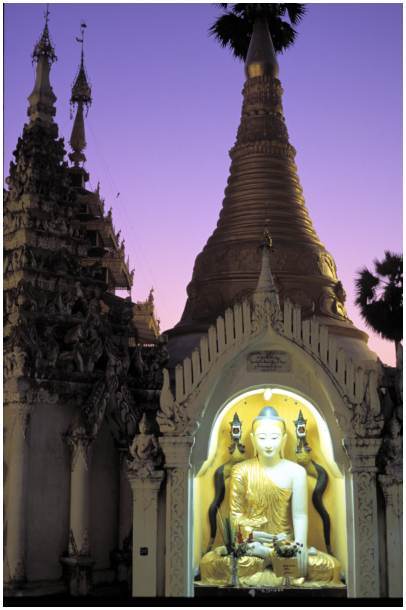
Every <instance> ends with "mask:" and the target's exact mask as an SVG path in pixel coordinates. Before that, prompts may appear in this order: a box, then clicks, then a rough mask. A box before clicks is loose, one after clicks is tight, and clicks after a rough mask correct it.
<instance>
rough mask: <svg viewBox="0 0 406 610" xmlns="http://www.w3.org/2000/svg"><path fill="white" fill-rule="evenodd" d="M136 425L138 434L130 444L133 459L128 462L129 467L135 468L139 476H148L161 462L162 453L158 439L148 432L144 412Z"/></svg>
mask: <svg viewBox="0 0 406 610" xmlns="http://www.w3.org/2000/svg"><path fill="white" fill-rule="evenodd" d="M138 425H139V434H136V435H135V437H134V440H133V442H132V444H131V446H130V455H131V456H132V458H133V461H132V462H129V467H130V468H131V469H132V470H136V471H137V472H138V474H139V475H140V476H148V475H150V474H151V473H152V472H153V471H154V470H155V469H156V468H157V467H158V466H160V465H161V464H162V454H161V449H160V447H159V444H158V440H157V439H156V437H155V436H154V434H151V432H150V428H149V424H148V420H147V417H146V415H145V413H144V414H143V416H142V418H141V420H140V422H139V424H138Z"/></svg>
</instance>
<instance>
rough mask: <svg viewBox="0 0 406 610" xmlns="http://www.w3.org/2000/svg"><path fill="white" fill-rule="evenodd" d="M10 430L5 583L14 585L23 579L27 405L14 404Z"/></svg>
mask: <svg viewBox="0 0 406 610" xmlns="http://www.w3.org/2000/svg"><path fill="white" fill-rule="evenodd" d="M13 408H14V410H15V416H14V425H13V432H12V441H11V443H12V445H11V451H10V463H9V471H8V474H7V507H6V515H5V517H6V528H7V530H6V531H7V533H6V561H7V564H8V575H9V578H8V582H7V585H8V586H10V587H12V588H18V587H19V586H21V585H22V584H23V583H24V582H25V580H26V564H25V554H26V529H27V518H26V504H27V454H28V427H29V418H30V413H31V406H30V405H28V404H17V405H16V406H15V407H13Z"/></svg>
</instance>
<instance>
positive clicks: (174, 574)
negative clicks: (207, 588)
mask: <svg viewBox="0 0 406 610" xmlns="http://www.w3.org/2000/svg"><path fill="white" fill-rule="evenodd" d="M159 443H160V445H161V447H162V450H163V452H164V455H165V468H166V472H167V483H166V556H165V596H166V597H192V596H193V581H192V574H191V570H192V544H193V540H192V535H193V524H192V515H191V506H192V485H191V469H190V462H189V459H190V452H191V449H192V446H193V443H194V437H191V436H179V437H175V436H163V437H161V438H160V439H159Z"/></svg>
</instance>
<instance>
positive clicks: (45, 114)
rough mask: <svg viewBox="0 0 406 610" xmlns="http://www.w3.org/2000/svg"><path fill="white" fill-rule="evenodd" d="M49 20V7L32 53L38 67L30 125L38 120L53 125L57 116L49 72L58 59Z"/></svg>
mask: <svg viewBox="0 0 406 610" xmlns="http://www.w3.org/2000/svg"><path fill="white" fill-rule="evenodd" d="M48 20H49V10H48V5H47V9H46V11H45V25H44V29H43V32H42V35H41V38H40V39H39V41H38V42H37V44H36V45H35V47H34V51H33V53H32V60H33V62H36V64H37V67H36V75H35V84H34V89H33V90H32V93H31V95H30V96H29V98H28V101H29V104H30V105H29V107H28V110H27V114H28V116H29V117H30V124H33V123H34V122H35V121H36V120H38V119H39V120H41V121H43V122H44V123H48V124H49V123H52V117H53V116H54V115H55V107H54V104H55V102H56V96H55V94H54V92H53V91H52V87H51V83H50V81H49V72H50V69H51V65H52V64H53V63H54V62H55V61H56V59H57V58H56V55H55V50H54V48H53V46H52V43H51V39H50V36H49V30H48Z"/></svg>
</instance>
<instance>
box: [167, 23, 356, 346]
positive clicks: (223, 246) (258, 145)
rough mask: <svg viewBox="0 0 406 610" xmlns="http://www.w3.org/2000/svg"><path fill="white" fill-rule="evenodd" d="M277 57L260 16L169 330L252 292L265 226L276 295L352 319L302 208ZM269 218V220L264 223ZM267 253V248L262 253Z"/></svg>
mask: <svg viewBox="0 0 406 610" xmlns="http://www.w3.org/2000/svg"><path fill="white" fill-rule="evenodd" d="M278 72H279V68H278V62H277V60H276V56H275V50H274V47H273V44H272V40H271V36H270V33H269V29H268V24H267V22H266V20H263V19H261V17H259V18H258V19H257V20H256V22H255V24H254V28H253V33H252V37H251V41H250V45H249V49H248V52H247V57H246V62H245V75H246V81H245V85H244V89H243V105H242V113H241V122H240V126H239V128H238V132H237V139H236V142H235V144H234V146H233V148H232V149H231V151H230V157H231V167H230V176H229V178H228V183H227V187H226V189H225V197H224V200H223V207H222V210H221V212H220V217H219V220H218V223H217V227H216V229H215V230H214V232H213V234H212V235H211V237H210V238H209V240H208V242H207V244H206V245H205V247H204V248H203V251H202V252H201V253H200V254H199V255H198V257H197V258H196V261H195V265H194V270H193V277H192V280H191V282H190V284H189V286H188V289H187V292H188V300H187V303H186V307H185V310H184V312H183V315H182V319H181V321H180V322H179V324H178V325H177V327H176V328H175V329H173V331H172V332H173V333H174V334H183V333H190V332H195V331H198V330H203V329H204V328H205V327H207V326H208V325H209V324H211V323H213V321H215V319H216V317H217V316H218V315H222V313H223V312H224V310H225V309H226V308H227V307H230V306H232V305H233V303H235V302H236V301H240V300H242V299H243V298H249V297H250V296H251V295H252V294H253V293H254V291H255V288H256V284H257V280H258V275H259V273H260V269H261V254H260V252H259V250H258V243H259V242H260V240H261V238H262V235H261V233H262V231H263V228H264V226H268V227H269V230H270V232H271V233H272V238H273V241H274V244H275V248H274V249H272V251H270V252H269V257H270V261H271V262H272V270H273V273H274V276H275V278H276V280H277V283H278V289H279V294H280V298H281V299H282V300H284V299H285V298H289V299H290V300H291V301H292V302H293V303H296V304H298V305H300V306H301V307H302V310H303V313H304V315H310V314H313V313H315V314H319V315H321V316H325V317H326V318H327V319H328V318H330V319H331V318H333V319H334V321H333V323H334V325H340V324H344V325H348V324H350V323H349V321H348V319H347V318H346V316H345V314H344V309H343V307H342V304H341V305H340V294H341V293H340V291H339V289H338V288H337V287H338V285H339V282H338V278H337V274H336V266H335V263H334V260H333V258H332V256H331V255H330V254H329V253H328V252H327V250H326V249H325V247H324V246H323V244H322V243H321V242H320V239H319V237H318V235H317V233H316V231H315V229H314V227H313V224H312V221H311V219H310V217H309V213H308V211H307V209H306V205H305V200H304V197H303V191H302V187H301V184H300V181H299V177H298V173H297V167H296V164H295V155H296V151H295V149H294V147H293V146H292V145H291V144H290V142H289V136H288V130H287V128H286V124H285V118H284V115H283V107H282V93H283V89H282V85H281V83H280V81H279V79H278ZM268 223H269V224H268ZM267 256H268V254H267Z"/></svg>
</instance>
